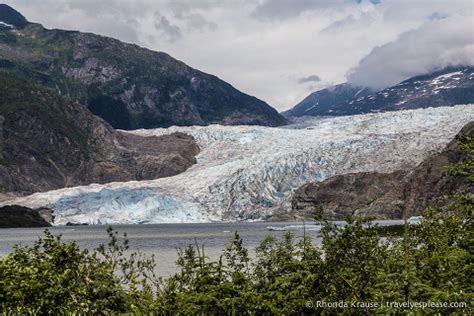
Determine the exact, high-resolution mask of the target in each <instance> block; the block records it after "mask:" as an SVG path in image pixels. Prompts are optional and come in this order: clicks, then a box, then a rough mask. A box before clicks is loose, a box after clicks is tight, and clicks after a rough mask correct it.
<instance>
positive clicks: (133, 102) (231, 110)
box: [0, 7, 286, 129]
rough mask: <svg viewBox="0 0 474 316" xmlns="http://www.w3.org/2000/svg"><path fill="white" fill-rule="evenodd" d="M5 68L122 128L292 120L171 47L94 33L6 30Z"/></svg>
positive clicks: (0, 41) (1, 36) (0, 47)
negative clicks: (176, 55) (174, 52)
mask: <svg viewBox="0 0 474 316" xmlns="http://www.w3.org/2000/svg"><path fill="white" fill-rule="evenodd" d="M5 10H6V8H5V7H0V18H1V17H2V16H3V15H2V12H5ZM10 10H12V9H11V8H10ZM0 68H3V69H6V70H8V71H10V72H14V73H16V74H17V75H19V76H23V77H25V78H27V79H29V80H33V81H35V82H37V83H40V84H43V85H47V86H49V87H52V88H54V89H56V90H57V91H58V92H59V93H60V94H62V95H65V96H68V97H70V98H72V99H75V100H78V101H79V102H80V103H83V104H86V105H87V106H88V107H89V109H90V110H91V111H92V112H93V113H94V114H96V115H98V116H100V117H102V118H103V119H104V120H106V121H107V122H109V123H110V124H111V125H112V126H113V127H115V128H120V129H136V128H152V127H168V126H171V125H181V126H182V125H207V124H212V123H219V124H224V125H237V124H244V125H267V126H277V125H282V124H284V123H285V122H286V121H285V119H284V118H283V117H282V116H281V115H279V114H278V112H277V111H276V110H275V109H273V108H272V107H270V106H269V105H268V104H266V103H265V102H263V101H261V100H258V99H257V98H255V97H252V96H249V95H246V94H244V93H242V92H240V91H238V90H237V89H235V88H234V87H232V86H231V85H229V84H228V83H226V82H224V81H222V80H220V79H219V78H217V77H215V76H212V75H209V74H206V73H203V72H201V71H199V70H196V69H193V68H191V67H189V66H187V65H186V64H184V63H183V62H181V61H178V60H176V59H174V58H172V57H171V56H169V55H167V54H165V53H162V52H154V51H151V50H148V49H145V48H141V47H139V46H137V45H131V44H126V43H122V42H120V41H118V40H115V39H112V38H107V37H103V36H99V35H95V34H91V33H81V32H72V31H63V30H47V29H45V28H43V27H42V26H41V25H39V24H33V23H27V24H26V25H24V26H22V27H21V28H19V27H16V26H11V27H5V28H0Z"/></svg>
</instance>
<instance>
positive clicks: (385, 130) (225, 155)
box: [5, 105, 474, 224]
mask: <svg viewBox="0 0 474 316" xmlns="http://www.w3.org/2000/svg"><path fill="white" fill-rule="evenodd" d="M473 120H474V105H459V106H453V107H438V108H429V109H417V110H407V111H397V112H387V113H371V114H364V115H354V116H341V117H328V118H310V119H308V120H307V121H306V122H304V124H303V123H298V124H294V125H291V126H284V127H279V128H269V127H264V126H219V125H212V126H198V127H196V126H192V127H177V126H174V127H170V128H165V129H164V128H160V129H147V130H136V131H130V132H127V133H128V134H133V135H135V136H163V135H169V134H172V133H176V132H180V133H186V134H189V135H191V136H193V137H194V139H196V141H197V143H198V145H199V147H200V149H201V151H200V153H199V155H198V156H197V157H196V159H197V163H196V164H195V165H193V166H192V167H191V168H189V169H187V170H186V171H185V172H183V173H180V174H178V175H176V176H172V177H167V178H161V179H156V180H143V181H135V182H122V183H121V182H116V183H108V184H104V185H93V186H81V187H75V188H65V189H61V190H55V191H49V192H44V193H37V194H35V195H33V196H26V197H23V198H19V199H13V200H10V201H8V202H5V203H7V204H17V205H23V206H27V207H30V208H39V207H47V208H50V209H52V210H53V211H54V215H55V216H56V218H55V224H66V223H67V222H73V223H89V224H98V223H102V224H106V223H122V224H126V223H166V222H178V223H181V222H211V221H236V220H237V221H239V220H257V219H258V220H261V219H268V218H269V217H270V216H272V215H273V216H274V217H273V218H276V217H277V215H278V214H280V215H282V214H286V213H288V210H289V208H290V206H291V204H290V202H291V198H292V196H293V192H294V191H295V190H296V189H298V188H299V187H301V186H302V185H304V184H306V183H310V182H316V181H317V182H320V181H323V180H325V179H328V178H330V177H332V176H337V175H342V174H347V173H358V172H379V173H390V172H394V171H396V170H411V169H413V168H415V167H416V165H418V164H419V163H421V162H422V161H423V160H424V159H426V158H427V157H428V156H430V155H432V154H434V153H436V152H439V151H441V150H442V149H443V148H444V147H445V146H446V144H448V143H449V142H450V141H451V140H452V138H453V137H454V136H455V135H456V134H457V133H458V132H459V130H461V128H462V127H463V126H464V125H465V124H466V123H468V122H470V121H473Z"/></svg>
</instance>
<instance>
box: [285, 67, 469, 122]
mask: <svg viewBox="0 0 474 316" xmlns="http://www.w3.org/2000/svg"><path fill="white" fill-rule="evenodd" d="M341 86H345V87H347V86H349V87H350V85H348V84H342V85H338V86H336V87H341ZM348 91H350V92H351V93H353V91H355V89H350V90H348ZM365 91H370V90H369V89H367V90H365ZM314 95H329V96H326V99H327V100H330V102H329V103H324V104H323V105H318V104H315V103H314V101H312V100H313V99H312V98H311V96H314ZM340 95H341V94H340V88H339V89H333V90H331V89H324V90H321V91H317V92H314V93H313V94H311V95H310V96H309V97H307V98H306V99H305V100H304V101H303V102H301V103H299V104H298V105H296V106H295V107H294V108H293V109H291V110H289V111H287V112H284V115H286V116H303V115H311V116H339V115H354V114H363V113H373V112H386V111H399V110H408V109H416V108H427V107H438V106H451V105H456V104H470V103H474V67H472V66H458V67H448V68H445V69H442V70H437V71H434V72H432V73H429V74H425V75H420V76H415V77H412V78H409V79H407V80H405V81H403V82H401V83H399V84H397V85H395V86H392V87H388V88H386V89H383V90H381V91H379V92H375V93H364V95H360V94H359V95H354V96H353V97H352V98H345V100H342V99H344V98H340ZM349 95H350V94H349ZM345 96H347V95H345ZM338 101H340V102H338Z"/></svg>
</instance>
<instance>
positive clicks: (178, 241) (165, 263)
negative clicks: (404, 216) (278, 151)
mask: <svg viewBox="0 0 474 316" xmlns="http://www.w3.org/2000/svg"><path fill="white" fill-rule="evenodd" d="M379 223H380V224H381V225H390V224H399V223H401V221H380V222H379ZM268 227H271V228H272V230H269V229H268ZM106 228H107V227H106V226H102V225H95V226H70V227H69V226H56V227H50V228H49V230H50V231H51V232H52V233H53V234H55V235H58V234H61V235H62V240H63V241H76V242H77V243H78V244H79V246H80V247H82V248H88V249H93V248H96V247H97V246H99V245H100V244H107V242H108V236H107V232H106ZM113 228H114V229H115V230H116V231H118V232H119V235H122V234H123V233H124V232H126V233H127V235H128V239H129V241H130V250H131V251H135V250H140V252H142V253H144V254H147V255H152V254H154V255H155V260H156V263H157V266H156V273H157V274H158V275H161V276H167V275H170V274H172V273H174V272H176V265H175V262H176V259H177V248H184V247H186V246H188V245H189V244H193V245H194V244H195V242H197V243H198V244H199V245H204V251H205V254H206V256H207V257H209V258H210V259H217V258H218V256H219V254H220V253H221V250H222V248H223V247H225V245H226V243H227V242H228V241H229V239H230V238H231V236H232V233H233V232H234V231H238V232H239V234H240V236H241V237H242V238H243V240H244V244H245V246H246V247H248V248H249V249H250V250H251V253H252V252H253V250H254V249H255V247H256V246H258V244H259V243H260V241H261V240H262V239H263V238H264V237H265V236H267V235H272V236H275V237H277V238H281V237H282V236H283V234H284V232H285V230H292V231H293V232H294V234H295V236H296V237H301V236H303V226H302V223H295V222H292V223H283V222H278V223H269V222H254V223H248V222H240V223H207V224H150V225H114V226H113ZM280 229H281V230H280ZM43 231H44V228H8V229H0V256H5V255H6V254H8V253H9V252H10V251H11V250H12V248H13V246H14V245H15V244H21V245H31V244H32V243H33V242H34V241H35V240H37V239H38V237H39V236H41V235H42V233H43ZM306 233H307V234H308V235H309V236H310V237H311V238H312V240H313V243H314V244H315V245H320V244H321V238H320V237H318V236H319V232H318V227H317V226H314V225H313V224H312V223H307V224H306Z"/></svg>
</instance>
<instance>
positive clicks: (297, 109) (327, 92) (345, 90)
mask: <svg viewBox="0 0 474 316" xmlns="http://www.w3.org/2000/svg"><path fill="white" fill-rule="evenodd" d="M373 92H374V91H373V90H371V89H370V88H366V87H357V86H353V85H350V84H348V83H342V84H338V85H335V86H332V87H329V88H326V89H323V90H319V91H315V92H313V93H311V94H310V95H309V96H307V97H306V98H304V99H303V100H302V101H301V102H300V103H298V104H297V105H295V106H294V107H293V108H292V109H291V110H288V111H285V112H283V113H282V114H283V115H284V116H288V117H291V116H319V115H332V111H333V110H332V107H333V106H334V104H340V103H342V102H345V101H347V100H352V99H354V98H361V97H364V96H367V95H370V94H372V93H373Z"/></svg>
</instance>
